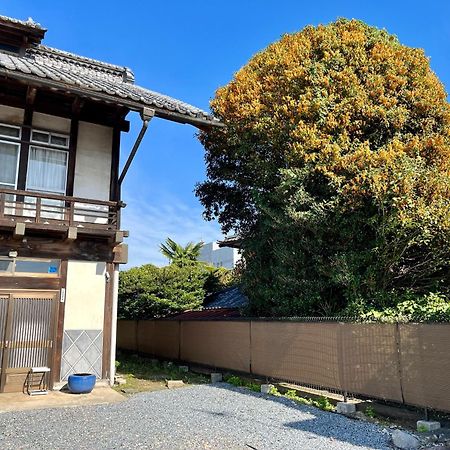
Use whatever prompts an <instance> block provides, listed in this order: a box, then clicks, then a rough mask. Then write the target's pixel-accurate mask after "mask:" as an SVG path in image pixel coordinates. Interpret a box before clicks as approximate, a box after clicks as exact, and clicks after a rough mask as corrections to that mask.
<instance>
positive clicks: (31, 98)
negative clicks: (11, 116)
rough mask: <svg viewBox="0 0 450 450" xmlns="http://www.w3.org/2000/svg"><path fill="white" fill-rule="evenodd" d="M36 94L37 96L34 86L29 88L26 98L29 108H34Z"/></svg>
mask: <svg viewBox="0 0 450 450" xmlns="http://www.w3.org/2000/svg"><path fill="white" fill-rule="evenodd" d="M36 94H37V89H36V88H35V87H32V86H28V89H27V98H26V104H27V105H29V106H33V105H34V102H35V100H36Z"/></svg>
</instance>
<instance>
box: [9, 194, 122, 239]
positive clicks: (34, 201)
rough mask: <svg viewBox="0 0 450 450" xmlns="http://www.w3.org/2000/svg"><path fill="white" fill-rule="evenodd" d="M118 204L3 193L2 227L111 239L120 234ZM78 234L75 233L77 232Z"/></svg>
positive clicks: (61, 197)
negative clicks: (117, 233) (115, 233)
mask: <svg viewBox="0 0 450 450" xmlns="http://www.w3.org/2000/svg"><path fill="white" fill-rule="evenodd" d="M122 206H123V205H122V204H121V203H118V202H111V201H101V200H92V199H87V198H79V197H67V196H62V195H54V194H43V193H37V192H31V191H21V190H12V189H0V226H1V227H8V228H10V227H12V228H14V227H16V228H17V224H24V226H23V225H21V228H22V229H25V227H26V228H27V229H31V230H39V231H43V230H47V231H48V232H52V231H53V232H64V233H67V232H68V230H72V235H73V234H75V235H76V234H77V232H78V233H82V234H88V235H99V236H110V235H112V234H113V233H114V232H117V231H118V230H119V226H120V223H119V222H120V220H119V218H120V208H121V207H122ZM75 230H76V231H75Z"/></svg>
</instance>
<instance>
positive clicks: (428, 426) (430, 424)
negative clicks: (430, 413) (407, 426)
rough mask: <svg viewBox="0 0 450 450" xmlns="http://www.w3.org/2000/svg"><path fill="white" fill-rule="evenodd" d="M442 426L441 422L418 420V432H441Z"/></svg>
mask: <svg viewBox="0 0 450 450" xmlns="http://www.w3.org/2000/svg"><path fill="white" fill-rule="evenodd" d="M439 428H441V424H440V423H439V422H435V421H430V420H418V421H417V431H422V432H424V431H434V430H439Z"/></svg>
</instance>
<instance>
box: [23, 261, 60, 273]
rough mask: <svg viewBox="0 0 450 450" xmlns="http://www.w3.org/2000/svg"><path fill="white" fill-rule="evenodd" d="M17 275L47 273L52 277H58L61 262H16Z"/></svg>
mask: <svg viewBox="0 0 450 450" xmlns="http://www.w3.org/2000/svg"><path fill="white" fill-rule="evenodd" d="M15 272H16V273H46V274H51V275H58V273H59V261H58V260H51V261H45V260H44V261H29V260H21V259H18V260H16V270H15Z"/></svg>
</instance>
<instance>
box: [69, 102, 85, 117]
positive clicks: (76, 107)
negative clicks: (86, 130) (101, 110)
mask: <svg viewBox="0 0 450 450" xmlns="http://www.w3.org/2000/svg"><path fill="white" fill-rule="evenodd" d="M84 103H85V101H84V100H83V99H82V98H81V97H75V98H74V99H73V102H72V114H73V115H74V116H77V117H78V116H79V115H80V112H81V109H82V108H83V106H84Z"/></svg>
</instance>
